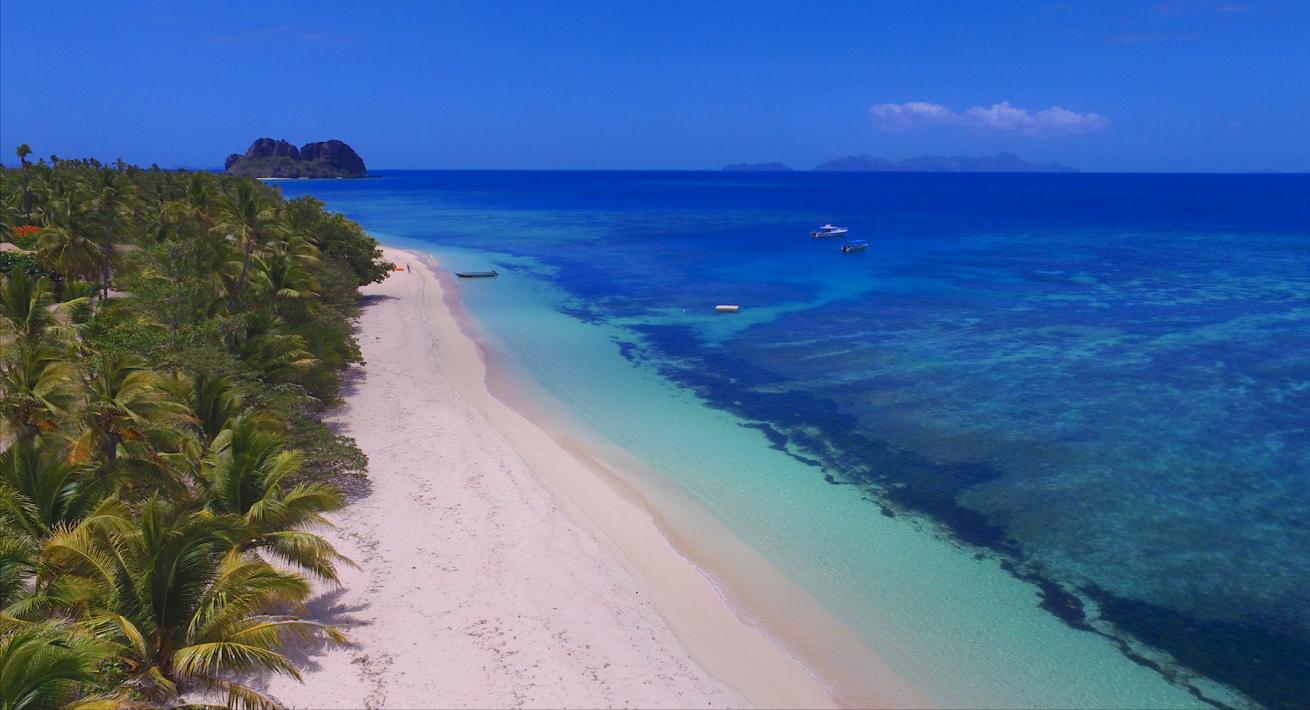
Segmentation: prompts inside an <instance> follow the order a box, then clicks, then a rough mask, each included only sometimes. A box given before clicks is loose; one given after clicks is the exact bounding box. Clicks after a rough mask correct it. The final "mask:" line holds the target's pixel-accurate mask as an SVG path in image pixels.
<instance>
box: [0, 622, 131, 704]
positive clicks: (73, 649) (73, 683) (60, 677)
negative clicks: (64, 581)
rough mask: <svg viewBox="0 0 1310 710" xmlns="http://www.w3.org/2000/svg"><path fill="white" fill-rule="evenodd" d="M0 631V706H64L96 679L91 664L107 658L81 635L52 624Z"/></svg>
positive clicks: (101, 647) (82, 633)
mask: <svg viewBox="0 0 1310 710" xmlns="http://www.w3.org/2000/svg"><path fill="white" fill-rule="evenodd" d="M0 630H4V631H5V632H6V633H5V635H4V636H0V708H4V710H42V709H44V708H57V707H64V706H67V705H69V704H70V703H73V702H74V701H75V700H76V699H77V698H78V696H79V695H81V692H82V689H83V688H84V687H86V686H89V685H93V684H94V683H95V682H96V681H98V680H100V676H101V674H100V673H99V672H97V671H98V669H97V667H96V666H97V664H98V663H99V662H100V661H101V660H102V659H104V658H105V657H106V655H107V654H106V651H105V648H104V646H103V644H101V643H99V642H98V641H96V640H95V639H94V638H92V637H90V636H89V635H87V634H86V633H85V632H82V631H80V630H78V629H76V628H74V627H72V626H71V625H68V624H63V623H56V622H47V623H44V624H23V625H19V626H16V627H15V628H12V629H0ZM82 700H83V702H85V701H86V700H87V699H86V698H83V699H82ZM103 700H105V701H107V702H111V701H109V700H108V699H103Z"/></svg>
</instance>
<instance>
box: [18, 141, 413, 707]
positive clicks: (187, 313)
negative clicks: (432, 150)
mask: <svg viewBox="0 0 1310 710" xmlns="http://www.w3.org/2000/svg"><path fill="white" fill-rule="evenodd" d="M18 152H19V158H20V160H21V166H20V167H18V168H16V169H3V170H0V241H2V242H3V244H0V248H3V251H0V410H2V412H0V415H2V420H0V442H3V447H4V448H3V453H0V666H2V667H3V668H4V673H3V674H0V705H2V706H4V707H10V706H11V705H14V704H15V703H17V705H14V706H25V707H56V706H62V705H64V704H65V703H68V702H70V701H73V700H78V701H80V702H88V701H91V700H95V699H100V700H103V701H104V702H103V704H105V705H112V706H124V705H129V706H137V705H142V704H145V705H168V704H171V703H176V702H178V699H179V698H181V697H188V694H191V695H190V696H189V697H191V698H195V697H197V696H196V695H195V693H198V692H202V691H204V692H208V693H210V695H208V696H206V697H211V698H212V697H218V698H220V699H226V701H227V702H228V704H230V705H242V706H261V705H265V704H275V703H274V702H273V701H272V699H270V698H265V697H264V696H262V695H261V694H260V693H259V692H258V691H257V690H256V689H254V688H253V687H249V686H246V685H244V684H243V679H244V678H247V677H248V674H249V673H250V672H254V671H261V670H264V671H270V672H283V673H294V672H295V667H294V665H293V664H292V662H291V661H290V660H289V659H288V657H286V656H284V655H282V654H281V651H280V646H281V643H282V641H283V639H284V638H286V637H287V636H288V635H319V636H324V637H325V638H327V639H329V640H332V641H340V640H341V637H340V635H339V634H338V632H337V631H336V630H335V629H332V628H329V627H325V626H321V625H318V624H315V623H312V622H309V621H307V620H304V619H301V618H299V617H298V616H296V610H297V609H299V608H300V604H301V603H302V602H303V601H305V600H306V599H307V597H308V596H309V593H310V587H309V581H310V580H311V579H314V578H318V579H327V580H331V579H334V578H335V576H336V573H337V569H338V568H339V567H340V565H342V564H348V561H347V560H345V559H343V558H342V557H341V556H340V555H339V554H338V553H337V552H336V550H334V549H333V547H332V545H331V544H329V543H328V542H327V541H326V540H324V539H323V538H321V537H319V535H318V534H317V529H318V527H319V526H320V524H321V523H322V522H323V520H322V517H321V516H322V514H323V513H325V512H328V511H331V510H334V509H336V508H338V507H340V506H341V505H342V504H343V494H342V492H341V490H340V486H341V485H342V484H343V483H352V482H354V483H358V482H360V481H361V480H362V478H361V477H362V475H363V473H364V470H365V464H366V461H365V459H364V456H363V454H362V453H361V452H360V451H359V450H358V449H357V448H356V447H355V445H354V442H353V441H351V440H350V439H347V438H344V437H340V436H337V435H335V434H333V433H332V432H331V431H330V430H329V429H327V428H326V427H325V426H324V425H323V424H322V423H321V422H320V421H319V416H320V415H321V414H322V413H323V412H324V410H325V408H327V407H329V406H331V405H332V404H333V403H335V402H336V401H337V400H338V398H339V396H340V391H341V377H342V375H343V373H344V372H345V370H346V368H347V367H348V366H349V365H350V364H351V363H356V362H359V360H360V352H359V348H358V345H357V344H356V342H355V340H354V338H353V336H352V319H353V317H354V316H355V314H356V308H357V299H358V288H359V287H360V286H361V285H363V284H368V283H371V282H375V281H380V280H382V279H384V278H386V276H387V273H388V270H389V268H390V265H388V264H385V263H383V262H382V261H381V252H380V250H379V249H378V245H377V243H376V242H375V241H374V240H373V239H372V238H370V237H369V236H368V235H367V234H365V233H364V231H363V230H362V229H361V228H360V227H359V225H357V224H355V223H353V222H350V221H349V220H346V219H345V218H344V217H342V216H341V215H338V214H332V213H329V212H327V211H325V210H324V209H323V206H322V204H321V203H319V202H317V201H315V200H314V199H312V198H300V199H297V200H292V201H287V200H284V199H283V198H282V197H281V195H280V194H279V193H278V191H277V190H276V189H274V188H270V187H268V186H265V185H262V184H260V183H259V182H258V181H256V180H253V179H249V178H238V177H230V176H224V175H216V174H212V173H204V172H196V173H188V172H169V171H162V170H159V169H157V168H152V169H148V170H147V169H139V168H136V167H132V166H128V165H124V164H122V163H121V162H120V163H118V164H116V165H112V166H109V165H101V164H99V163H97V162H95V161H81V160H78V161H73V160H60V159H58V158H56V157H54V156H51V157H50V159H49V160H48V161H45V160H42V161H38V162H32V161H31V160H30V158H29V153H30V151H28V149H27V147H26V146H20V148H19V151H18ZM220 702H221V700H220ZM23 703H26V705H23Z"/></svg>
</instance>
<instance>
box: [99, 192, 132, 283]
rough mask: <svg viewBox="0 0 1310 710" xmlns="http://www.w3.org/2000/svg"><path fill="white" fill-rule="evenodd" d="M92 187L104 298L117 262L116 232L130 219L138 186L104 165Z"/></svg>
mask: <svg viewBox="0 0 1310 710" xmlns="http://www.w3.org/2000/svg"><path fill="white" fill-rule="evenodd" d="M90 187H91V191H92V193H93V194H94V195H95V214H94V216H95V220H96V222H97V223H98V226H99V234H98V238H97V241H98V242H99V246H100V288H101V297H102V298H108V297H109V277H110V275H111V274H112V273H113V270H112V269H113V265H114V261H115V254H114V247H115V246H116V244H115V232H116V231H117V229H118V228H119V227H120V226H124V225H126V224H127V223H128V222H129V217H130V214H131V209H132V206H133V193H134V192H135V190H136V188H135V187H133V186H132V183H131V182H129V181H128V180H127V179H126V178H124V177H123V175H122V172H121V171H118V170H113V169H111V168H101V169H100V170H99V171H98V172H96V174H95V178H94V181H93V182H92V184H91V186H90Z"/></svg>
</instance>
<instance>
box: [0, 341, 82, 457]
mask: <svg viewBox="0 0 1310 710" xmlns="http://www.w3.org/2000/svg"><path fill="white" fill-rule="evenodd" d="M79 384H80V383H79V382H78V380H77V369H76V368H75V367H74V366H73V364H72V363H71V362H69V361H68V360H66V359H65V358H64V357H63V356H62V355H61V354H60V353H59V352H58V351H56V350H53V349H50V348H44V347H29V346H26V345H15V346H10V347H9V348H8V349H7V352H5V356H4V357H2V358H0V413H2V414H3V416H4V419H3V429H2V430H0V431H2V432H3V435H4V437H5V438H6V439H7V440H8V441H11V442H12V441H21V440H23V439H26V438H28V437H32V436H36V435H37V434H39V433H41V432H47V431H55V430H56V429H58V428H59V427H60V425H61V424H62V423H65V422H66V421H67V418H68V417H69V415H70V414H71V413H73V412H74V411H76V409H77V408H78V406H79V405H80V403H81V393H80V390H79V387H78V385H79Z"/></svg>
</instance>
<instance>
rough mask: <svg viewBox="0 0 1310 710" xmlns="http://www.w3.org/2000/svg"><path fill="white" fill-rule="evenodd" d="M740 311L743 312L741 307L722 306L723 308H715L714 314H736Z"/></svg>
mask: <svg viewBox="0 0 1310 710" xmlns="http://www.w3.org/2000/svg"><path fill="white" fill-rule="evenodd" d="M740 310H741V306H728V305H722V306H715V307H714V312H715V313H736V312H737V311H740Z"/></svg>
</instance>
